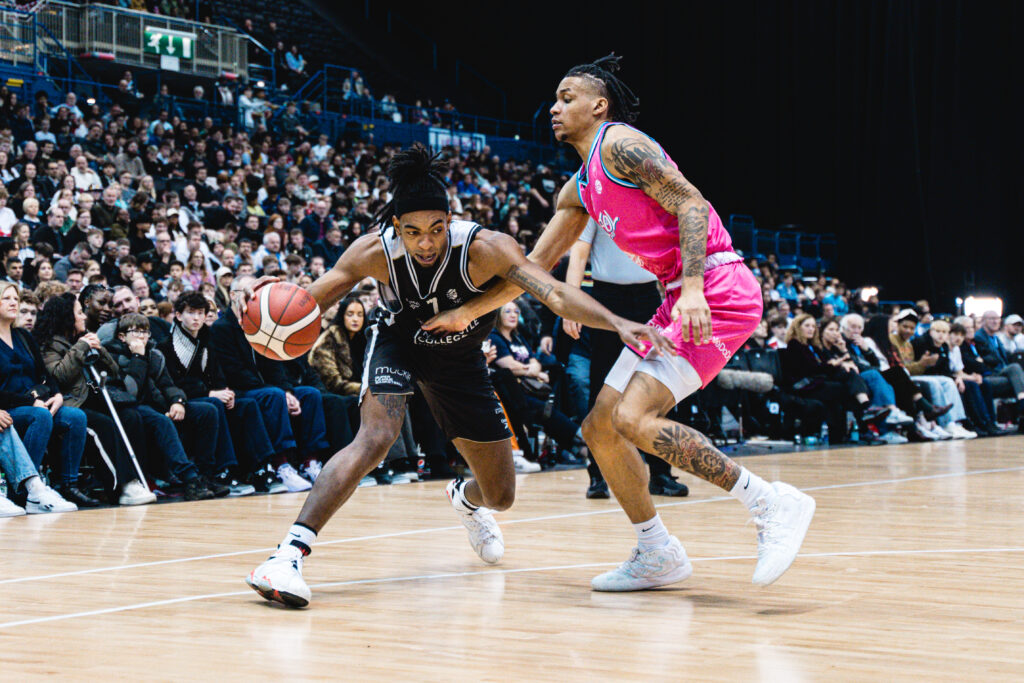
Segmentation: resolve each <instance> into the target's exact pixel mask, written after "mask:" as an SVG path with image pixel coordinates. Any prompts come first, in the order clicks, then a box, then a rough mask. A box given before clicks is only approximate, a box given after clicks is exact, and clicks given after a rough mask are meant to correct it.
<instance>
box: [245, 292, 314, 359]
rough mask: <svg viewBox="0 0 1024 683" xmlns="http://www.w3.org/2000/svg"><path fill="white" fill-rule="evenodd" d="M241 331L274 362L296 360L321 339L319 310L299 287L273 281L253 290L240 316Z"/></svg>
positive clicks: (311, 298) (310, 296)
mask: <svg viewBox="0 0 1024 683" xmlns="http://www.w3.org/2000/svg"><path fill="white" fill-rule="evenodd" d="M242 330H243V331H244V332H245V338H246V339H248V340H249V343H250V344H252V347H253V348H254V349H256V352H257V353H260V354H262V355H264V356H266V357H267V358H271V359H273V360H291V359H292V358H298V357H299V356H301V355H302V354H304V353H306V352H307V351H309V350H310V349H311V348H312V347H313V343H314V342H315V341H316V339H317V337H318V336H320V307H319V306H317V305H316V301H315V300H314V299H313V297H312V295H310V293H309V292H307V291H306V290H304V289H302V288H301V287H299V286H297V285H293V284H291V283H290V282H275V283H273V284H270V285H266V286H264V287H260V288H259V289H258V290H256V296H255V297H254V298H253V299H252V300H251V301H250V302H249V305H248V306H247V307H246V309H245V313H244V314H243V315H242Z"/></svg>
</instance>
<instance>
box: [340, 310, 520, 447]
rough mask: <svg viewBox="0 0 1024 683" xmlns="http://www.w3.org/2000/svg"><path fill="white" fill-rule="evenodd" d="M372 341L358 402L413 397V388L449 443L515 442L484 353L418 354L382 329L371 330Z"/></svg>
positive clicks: (425, 351)
mask: <svg viewBox="0 0 1024 683" xmlns="http://www.w3.org/2000/svg"><path fill="white" fill-rule="evenodd" d="M368 335H369V342H368V343H367V345H366V358H365V361H364V364H363V378H362V384H363V386H362V390H361V392H360V396H359V397H360V401H362V399H363V398H364V396H365V394H366V392H367V391H369V393H371V394H391V395H408V394H412V393H413V387H414V384H413V383H414V382H415V384H416V386H419V388H420V391H422V392H423V397H424V398H425V399H426V401H427V405H428V406H430V412H431V413H432V414H433V415H434V419H435V420H437V424H438V425H440V427H441V430H442V431H443V432H444V434H445V436H446V437H447V438H448V439H466V440H468V441H477V442H480V443H490V442H495V441H504V440H505V439H508V438H511V436H512V433H511V432H510V431H509V428H508V421H507V420H506V419H505V414H504V411H503V410H502V409H501V403H499V402H498V397H497V395H496V394H495V393H494V387H493V386H492V385H491V380H490V377H488V375H487V362H486V361H485V360H484V356H483V353H482V352H481V351H480V349H478V348H475V347H471V348H467V349H465V350H464V351H463V350H458V351H453V350H446V351H443V352H439V351H436V350H432V349H425V348H418V347H416V346H414V345H413V344H412V343H411V342H405V341H402V340H400V339H399V338H398V337H397V334H396V333H395V330H394V329H393V328H390V327H387V326H385V325H380V324H378V325H374V326H372V327H371V328H369V330H368Z"/></svg>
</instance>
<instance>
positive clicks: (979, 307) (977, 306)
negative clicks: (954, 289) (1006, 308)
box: [964, 296, 1003, 318]
mask: <svg viewBox="0 0 1024 683" xmlns="http://www.w3.org/2000/svg"><path fill="white" fill-rule="evenodd" d="M988 311H995V312H996V315H998V316H999V317H1000V318H1002V317H1003V300H1002V299H1000V298H999V297H997V296H969V297H967V298H966V299H964V315H976V316H980V315H983V314H985V313H987V312H988Z"/></svg>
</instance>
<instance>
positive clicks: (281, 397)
mask: <svg viewBox="0 0 1024 683" xmlns="http://www.w3.org/2000/svg"><path fill="white" fill-rule="evenodd" d="M254 282H255V280H254V279H253V278H251V277H240V278H236V279H235V281H234V282H233V283H232V284H231V300H232V301H231V302H232V308H229V309H228V310H226V311H225V312H224V315H222V316H221V317H220V319H219V320H217V322H215V323H214V324H213V326H212V327H211V328H210V348H211V350H212V352H213V354H214V357H215V358H216V359H217V361H218V363H219V364H220V367H221V370H222V371H223V372H224V378H225V380H226V381H227V384H228V386H230V387H232V388H233V389H234V391H235V395H236V396H238V397H242V398H252V399H255V401H256V402H257V403H258V404H259V405H260V410H261V411H262V413H263V422H264V424H265V425H266V427H267V433H268V434H270V439H271V441H272V442H273V444H274V452H275V456H274V464H275V465H276V468H277V478H278V479H280V480H281V482H282V483H284V484H285V486H287V487H288V489H289V490H290V491H303V490H307V489H309V488H312V485H311V484H310V482H308V481H305V485H304V486H303V484H302V481H304V480H302V477H300V476H299V474H298V472H297V471H296V470H295V468H294V467H293V466H292V464H291V463H289V462H288V458H289V457H291V456H294V454H295V452H296V448H301V450H302V452H303V453H306V454H310V455H311V456H313V457H315V458H316V459H317V460H320V459H321V458H322V457H323V456H324V455H325V454H327V453H329V452H330V445H329V444H328V442H327V429H326V425H325V424H324V409H323V400H322V399H321V397H320V392H319V391H317V390H316V389H314V388H313V387H310V386H304V385H299V384H295V383H294V382H293V380H292V379H291V378H289V377H288V374H287V373H286V372H285V369H284V367H283V365H282V364H281V363H279V362H276V361H272V360H270V359H268V358H266V357H264V356H261V355H258V354H256V352H255V351H254V350H253V348H252V346H250V345H249V342H248V341H247V340H246V338H245V333H243V332H242V326H241V324H240V323H239V322H238V315H237V311H238V310H240V308H241V306H242V305H243V304H244V300H245V289H246V288H247V287H251V286H252V285H253V283H254ZM292 419H294V421H295V427H297V428H298V429H297V430H295V429H293V425H292Z"/></svg>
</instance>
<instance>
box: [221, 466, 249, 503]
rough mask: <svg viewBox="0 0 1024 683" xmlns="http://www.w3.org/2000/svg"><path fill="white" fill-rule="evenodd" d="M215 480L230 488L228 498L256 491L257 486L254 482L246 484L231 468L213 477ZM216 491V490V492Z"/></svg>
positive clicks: (247, 494)
mask: <svg viewBox="0 0 1024 683" xmlns="http://www.w3.org/2000/svg"><path fill="white" fill-rule="evenodd" d="M213 480H214V482H216V483H217V484H219V485H221V486H226V487H227V488H228V494H227V495H228V498H238V497H240V496H251V495H252V494H254V493H256V487H255V486H253V485H252V484H246V483H244V482H241V481H239V480H238V478H237V477H235V476H234V475H233V474H231V472H230V470H224V471H223V472H221V473H220V474H218V475H217V476H215V477H214V478H213ZM214 493H216V492H214Z"/></svg>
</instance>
